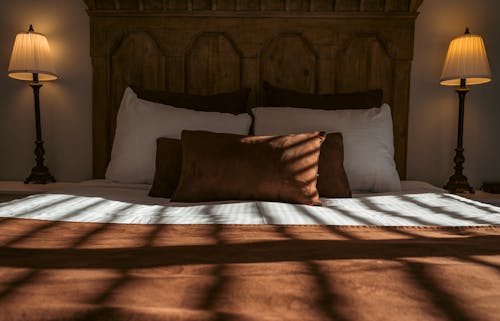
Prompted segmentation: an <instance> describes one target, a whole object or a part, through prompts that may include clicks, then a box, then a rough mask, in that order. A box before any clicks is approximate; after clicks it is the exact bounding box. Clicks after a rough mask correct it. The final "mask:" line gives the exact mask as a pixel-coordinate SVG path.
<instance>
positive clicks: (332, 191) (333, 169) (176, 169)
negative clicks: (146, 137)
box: [149, 133, 351, 198]
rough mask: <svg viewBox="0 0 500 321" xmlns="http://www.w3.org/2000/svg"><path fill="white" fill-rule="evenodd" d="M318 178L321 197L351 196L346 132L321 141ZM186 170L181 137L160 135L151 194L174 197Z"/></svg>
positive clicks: (333, 134)
mask: <svg viewBox="0 0 500 321" xmlns="http://www.w3.org/2000/svg"><path fill="white" fill-rule="evenodd" d="M320 150H321V152H320V155H319V166H318V171H319V175H318V181H317V184H316V187H317V189H318V192H319V195H320V196H321V197H331V198H338V197H351V189H350V188H349V181H348V180H347V175H346V173H345V170H344V165H343V162H344V150H343V146H342V134H340V133H330V134H328V135H326V138H325V140H324V142H323V143H322V144H321V149H320ZM181 169H182V149H181V141H180V140H179V139H171V138H164V137H161V138H158V140H157V147H156V170H155V176H154V180H153V185H152V186H151V190H150V191H149V196H153V197H165V198H170V197H171V196H172V194H173V193H174V191H175V190H176V188H177V184H178V182H179V177H180V174H181Z"/></svg>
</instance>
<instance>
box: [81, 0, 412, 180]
mask: <svg viewBox="0 0 500 321" xmlns="http://www.w3.org/2000/svg"><path fill="white" fill-rule="evenodd" d="M84 1H85V3H86V5H87V8H88V14H89V17H90V30H91V56H92V66H93V175H94V177H95V178H102V177H104V173H105V170H106V167H107V164H108V162H109V157H110V151H111V146H112V141H113V136H114V130H115V119H116V113H117V111H118V108H119V104H120V100H121V97H122V94H123V91H124V89H125V87H126V86H127V85H128V84H132V85H137V86H142V87H144V88H149V89H166V90H169V91H174V92H186V93H192V94H212V93H218V92H227V91H233V90H236V89H239V88H251V89H252V93H251V96H250V99H249V104H250V105H251V106H255V105H259V104H260V102H261V100H262V83H263V81H268V82H270V83H271V84H274V85H277V86H280V87H286V88H290V89H295V90H300V91H304V92H310V93H333V92H350V91H358V90H366V89H375V88H382V89H383V90H384V100H385V101H386V102H388V103H389V104H390V105H391V107H392V113H393V119H394V143H395V149H396V155H395V159H396V164H397V168H398V171H399V174H400V176H401V178H404V177H405V171H406V145H407V129H408V104H409V86H410V70H411V62H412V58H413V33H414V22H415V18H416V16H417V9H418V7H419V6H420V4H421V2H422V0H357V1H356V0H84Z"/></svg>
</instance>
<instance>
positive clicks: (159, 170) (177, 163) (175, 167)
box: [149, 137, 182, 198]
mask: <svg viewBox="0 0 500 321" xmlns="http://www.w3.org/2000/svg"><path fill="white" fill-rule="evenodd" d="M181 166H182V149H181V141H180V140H179V139H174V138H165V137H160V138H158V139H157V140H156V169H155V176H154V179H153V185H152V186H151V190H150V191H149V196H153V197H166V198H169V197H171V196H172V194H173V193H174V191H175V189H176V188H177V183H178V182H179V176H180V175H181Z"/></svg>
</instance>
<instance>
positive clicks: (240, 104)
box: [131, 86, 250, 115]
mask: <svg viewBox="0 0 500 321" xmlns="http://www.w3.org/2000/svg"><path fill="white" fill-rule="evenodd" d="M131 88H132V90H133V91H134V92H135V93H136V94H137V97H139V98H140V99H144V100H149V101H152V102H155V103H160V104H164V105H170V106H173V107H178V108H187V109H191V110H197V111H206V112H219V113H229V114H233V115H238V114H244V113H246V112H248V108H247V100H248V95H249V94H250V89H248V88H244V89H240V90H237V91H233V92H227V93H220V94H215V95H190V94H181V93H171V92H168V91H161V90H148V89H143V88H139V87H135V86H132V87H131Z"/></svg>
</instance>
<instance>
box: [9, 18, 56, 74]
mask: <svg viewBox="0 0 500 321" xmlns="http://www.w3.org/2000/svg"><path fill="white" fill-rule="evenodd" d="M31 30H32V29H31V26H30V31H28V32H21V33H18V34H17V35H16V40H15V42H14V48H13V49H12V55H11V57H10V64H9V71H8V73H9V77H11V78H15V79H19V80H27V81H30V80H33V74H34V73H36V74H38V79H39V80H40V81H47V80H55V79H57V74H56V69H55V68H54V64H53V63H52V57H51V54H50V47H49V42H48V41H47V38H46V37H45V36H44V35H43V34H41V33H37V32H34V31H31Z"/></svg>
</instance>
